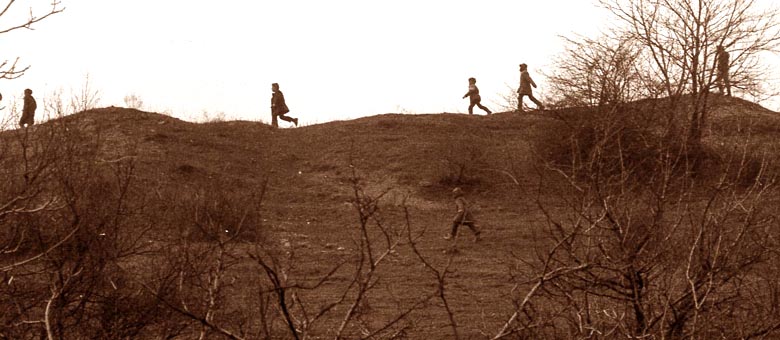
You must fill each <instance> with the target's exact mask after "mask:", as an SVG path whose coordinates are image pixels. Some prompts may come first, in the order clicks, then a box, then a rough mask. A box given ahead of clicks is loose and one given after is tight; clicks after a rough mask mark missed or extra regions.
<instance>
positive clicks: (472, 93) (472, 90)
mask: <svg viewBox="0 0 780 340" xmlns="http://www.w3.org/2000/svg"><path fill="white" fill-rule="evenodd" d="M466 97H469V101H470V102H471V104H469V114H470V115H472V114H474V106H475V105H476V106H478V107H479V108H480V109H482V110H483V111H485V112H487V114H491V113H492V112H490V110H489V109H488V108H486V107H484V106H482V104H480V102H481V101H482V97H480V96H479V89H478V88H477V80H476V79H474V78H469V92H466V94H464V95H463V98H466Z"/></svg>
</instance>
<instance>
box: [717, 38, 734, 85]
mask: <svg viewBox="0 0 780 340" xmlns="http://www.w3.org/2000/svg"><path fill="white" fill-rule="evenodd" d="M715 68H716V69H717V70H716V72H717V75H716V76H715V83H716V84H717V85H718V91H720V94H725V95H727V96H729V97H731V80H730V79H729V53H728V52H726V49H725V48H724V47H723V45H718V49H717V51H716V52H715ZM724 86H725V87H726V92H725V93H724V92H723V87H724Z"/></svg>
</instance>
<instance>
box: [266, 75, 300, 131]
mask: <svg viewBox="0 0 780 340" xmlns="http://www.w3.org/2000/svg"><path fill="white" fill-rule="evenodd" d="M271 91H273V95H272V96H271V125H272V126H273V127H279V123H278V122H277V120H276V118H277V117H279V119H281V120H283V121H286V122H291V123H293V124H295V126H298V118H292V117H287V116H285V114H287V113H288V112H290V109H289V108H287V103H285V102H284V94H283V93H282V91H279V84H278V83H273V84H271Z"/></svg>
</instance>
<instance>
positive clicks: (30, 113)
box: [19, 89, 38, 127]
mask: <svg viewBox="0 0 780 340" xmlns="http://www.w3.org/2000/svg"><path fill="white" fill-rule="evenodd" d="M37 108H38V104H37V103H36V102H35V98H33V96H32V90H30V89H25V90H24V105H23V106H22V118H21V119H19V126H20V127H25V125H27V126H32V125H33V124H35V109H37Z"/></svg>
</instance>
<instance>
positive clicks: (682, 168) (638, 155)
mask: <svg viewBox="0 0 780 340" xmlns="http://www.w3.org/2000/svg"><path fill="white" fill-rule="evenodd" d="M581 119H583V120H585V121H589V122H593V123H591V124H595V126H593V125H588V126H589V127H588V128H587V129H593V130H595V133H593V134H590V135H589V136H588V137H587V139H586V140H577V137H576V136H577V134H574V136H575V137H573V138H571V139H570V140H571V145H570V147H571V148H575V149H579V150H581V151H583V152H574V153H573V154H572V155H571V160H570V162H568V163H566V164H568V166H566V167H563V166H561V165H560V164H559V163H552V162H548V163H545V168H544V170H543V171H542V174H543V175H544V176H545V177H546V176H550V175H551V174H557V175H553V176H554V177H555V179H553V180H551V181H542V182H540V185H539V190H540V192H549V193H557V194H552V195H547V194H540V195H538V199H537V202H538V206H539V208H540V210H541V211H542V212H543V213H544V215H545V216H546V218H547V222H546V225H545V226H544V231H545V235H546V238H547V239H548V240H547V244H548V248H547V249H550V250H548V251H542V252H541V255H542V256H540V259H539V260H538V261H528V260H519V261H521V262H519V263H520V264H521V265H520V266H519V267H518V268H527V267H530V268H532V269H533V270H530V271H528V270H525V271H521V272H519V273H518V282H519V283H520V284H521V286H523V285H525V286H528V287H529V288H528V289H529V293H528V294H526V295H525V298H523V299H522V300H521V301H522V302H520V303H519V304H518V306H519V307H523V308H519V307H518V312H517V313H515V314H516V315H513V319H511V320H510V321H512V322H514V324H511V323H510V322H508V323H507V326H505V327H504V330H502V331H501V332H500V333H499V334H498V335H497V336H496V337H497V338H498V337H502V336H504V335H508V334H514V333H518V334H526V335H529V334H532V335H535V336H537V337H545V338H589V337H593V336H598V337H606V338H612V337H628V338H716V337H717V338H749V337H751V336H752V337H757V336H775V335H776V334H777V332H778V329H780V328H778V325H780V313H779V312H780V311H778V308H777V307H776V306H774V302H773V300H772V299H771V298H768V297H769V296H774V295H775V294H777V293H779V292H780V291H779V290H778V289H780V285H779V283H780V282H778V280H777V279H776V278H767V277H766V276H765V275H763V274H762V273H763V272H764V271H765V270H766V268H771V267H774V266H775V265H776V263H777V262H778V261H780V258H778V257H777V254H778V252H777V250H778V249H779V248H778V247H780V244H778V243H777V241H776V240H777V235H778V233H780V229H778V224H777V221H776V219H775V216H774V212H773V209H774V208H773V204H774V203H773V200H774V199H775V198H776V197H777V190H776V188H775V185H774V184H775V180H776V178H775V175H774V174H773V173H772V171H769V170H768V169H772V165H771V162H770V161H769V160H768V158H767V157H766V156H765V155H764V154H762V152H760V151H756V150H755V148H754V147H751V146H750V145H752V144H751V142H750V140H749V139H748V138H746V139H745V140H744V141H742V142H741V143H740V144H739V146H740V148H738V149H731V150H732V151H730V152H725V151H724V152H723V154H722V157H721V158H720V161H719V162H717V163H713V164H712V166H711V167H710V171H711V172H710V173H709V176H703V175H700V176H697V177H695V178H694V177H692V176H691V174H690V172H689V171H688V169H689V168H690V165H689V162H690V161H691V160H690V159H689V158H688V157H687V153H686V152H685V150H684V144H685V143H684V141H670V140H668V139H667V138H665V137H664V136H662V135H659V134H657V132H654V131H653V129H652V127H649V128H648V129H647V130H645V131H637V130H634V129H627V128H626V127H625V126H624V124H621V123H618V124H616V123H615V119H613V118H609V117H608V118H606V119H603V120H599V119H592V118H589V117H582V118H581ZM636 135H639V136H636ZM683 138H684V137H683ZM561 179H562V180H563V183H564V185H563V186H561V181H560V180H561ZM543 249H544V248H543ZM552 265H554V266H555V267H551V266H552ZM528 272H530V273H531V274H528ZM534 273H537V274H534ZM538 273H541V274H538ZM523 278H524V279H523ZM532 283H533V284H532ZM529 297H531V298H530V299H529ZM759 310H760V311H762V312H761V313H760V314H761V315H762V317H760V318H753V317H749V316H748V315H753V314H755V313H756V312H755V311H759ZM749 311H750V312H749ZM520 317H523V318H522V320H521V318H520ZM521 321H522V322H521ZM553 325H554V326H553ZM545 327H546V328H545Z"/></svg>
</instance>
